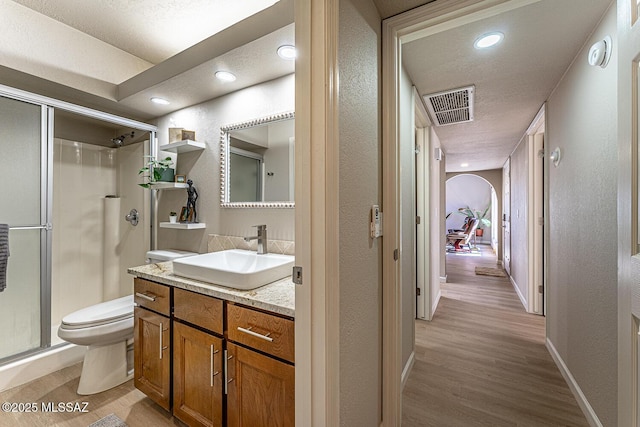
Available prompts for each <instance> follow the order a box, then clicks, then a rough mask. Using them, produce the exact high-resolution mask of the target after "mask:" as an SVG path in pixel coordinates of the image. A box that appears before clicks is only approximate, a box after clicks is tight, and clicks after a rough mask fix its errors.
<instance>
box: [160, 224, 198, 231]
mask: <svg viewBox="0 0 640 427" xmlns="http://www.w3.org/2000/svg"><path fill="white" fill-rule="evenodd" d="M160 228H175V229H177V230H197V229H201V228H207V224H205V223H204V222H196V223H180V222H161V223H160Z"/></svg>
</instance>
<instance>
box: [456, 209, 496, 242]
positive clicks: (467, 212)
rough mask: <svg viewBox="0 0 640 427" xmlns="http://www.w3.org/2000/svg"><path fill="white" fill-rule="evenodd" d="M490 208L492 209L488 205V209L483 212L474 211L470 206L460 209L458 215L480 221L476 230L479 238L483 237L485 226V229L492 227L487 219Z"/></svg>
mask: <svg viewBox="0 0 640 427" xmlns="http://www.w3.org/2000/svg"><path fill="white" fill-rule="evenodd" d="M490 207H491V204H488V205H487V207H486V208H485V209H484V211H482V212H480V211H474V210H472V209H471V208H470V207H469V206H466V207H464V208H459V209H458V213H459V214H460V215H464V216H466V217H470V218H477V219H478V220H479V221H480V222H479V223H478V227H477V228H476V236H477V237H482V236H483V235H484V230H483V229H482V226H485V227H490V226H491V220H490V219H489V218H487V214H488V213H489V208H490Z"/></svg>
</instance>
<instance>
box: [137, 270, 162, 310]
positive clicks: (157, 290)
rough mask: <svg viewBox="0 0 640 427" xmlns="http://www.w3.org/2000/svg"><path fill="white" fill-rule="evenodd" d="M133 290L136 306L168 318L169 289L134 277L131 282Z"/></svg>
mask: <svg viewBox="0 0 640 427" xmlns="http://www.w3.org/2000/svg"><path fill="white" fill-rule="evenodd" d="M133 289H134V291H133V295H134V301H135V302H136V304H138V305H139V306H140V307H145V308H148V309H150V310H153V311H155V312H157V313H160V314H164V315H165V316H169V314H170V310H169V306H170V301H169V294H170V288H169V287H168V286H165V285H161V284H159V283H155V282H150V281H148V280H145V279H140V278H139V277H136V278H135V279H134V282H133Z"/></svg>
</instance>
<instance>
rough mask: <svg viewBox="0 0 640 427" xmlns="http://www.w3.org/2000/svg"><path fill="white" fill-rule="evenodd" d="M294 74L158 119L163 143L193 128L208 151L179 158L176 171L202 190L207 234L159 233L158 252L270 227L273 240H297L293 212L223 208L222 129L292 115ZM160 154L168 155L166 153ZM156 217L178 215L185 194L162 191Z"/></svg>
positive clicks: (201, 216) (200, 248) (200, 246)
mask: <svg viewBox="0 0 640 427" xmlns="http://www.w3.org/2000/svg"><path fill="white" fill-rule="evenodd" d="M294 108H295V107H294V76H293V75H289V76H286V77H282V78H279V79H276V80H272V81H270V82H267V83H263V84H259V85H256V86H252V87H249V88H247V89H243V90H239V91H236V92H233V93H231V94H229V95H225V96H222V97H220V98H216V99H213V100H211V101H207V102H204V103H202V104H198V105H195V106H193V107H188V108H184V109H182V110H178V111H175V112H173V113H171V114H169V115H167V116H164V117H161V118H159V119H158V120H157V123H156V124H157V126H158V142H159V145H162V144H166V143H167V142H168V137H169V132H168V128H169V127H182V128H185V129H188V130H193V131H195V133H196V140H197V141H199V142H204V143H205V144H206V145H207V148H206V149H205V150H204V151H194V152H191V153H185V154H180V155H178V158H177V164H176V173H178V174H182V175H187V178H190V179H193V181H194V186H195V187H196V189H197V191H198V196H199V197H198V220H199V221H200V222H204V223H206V224H207V228H206V230H189V231H185V230H172V229H162V228H161V229H159V230H158V248H174V249H185V250H191V251H195V252H206V251H207V235H208V234H213V233H215V234H227V235H232V236H248V235H253V234H255V229H252V227H251V226H252V225H255V224H267V228H268V231H269V237H270V238H272V239H280V240H293V239H294V224H295V222H294V221H295V219H294V214H295V212H294V209H236V208H233V209H230V208H225V209H223V208H221V207H220V127H222V126H225V125H229V124H233V123H238V122H243V121H248V120H252V119H257V118H261V117H266V116H269V115H272V114H275V113H282V112H285V111H293V109H294ZM162 154H166V153H165V152H163V153H162ZM159 194H160V195H159V198H158V199H159V202H158V216H159V220H160V221H167V220H168V219H167V217H168V215H169V212H170V211H176V212H180V208H181V207H182V206H184V205H185V204H186V191H183V190H161V191H159Z"/></svg>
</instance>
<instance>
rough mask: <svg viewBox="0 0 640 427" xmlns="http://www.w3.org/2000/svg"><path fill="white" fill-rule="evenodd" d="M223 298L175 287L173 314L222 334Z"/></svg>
mask: <svg viewBox="0 0 640 427" xmlns="http://www.w3.org/2000/svg"><path fill="white" fill-rule="evenodd" d="M222 314H223V311H222V300H219V299H217V298H213V297H210V296H207V295H202V294H198V293H195V292H190V291H185V290H184V289H179V288H174V289H173V316H174V317H175V318H177V319H180V320H184V321H185V322H189V323H192V324H194V325H197V326H200V327H201V328H205V329H208V330H210V331H212V332H216V333H218V334H220V335H222V332H223V327H222Z"/></svg>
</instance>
